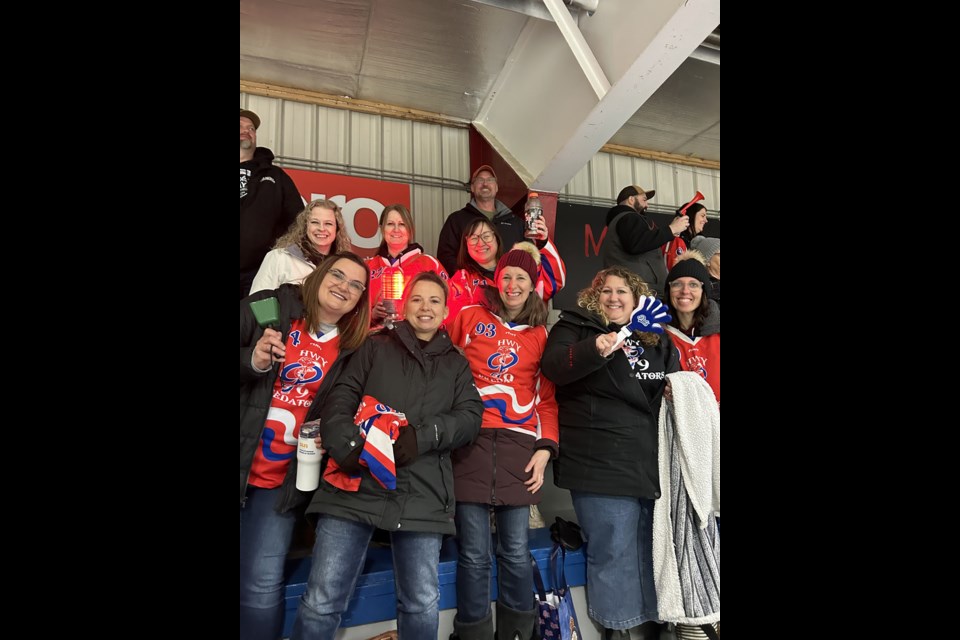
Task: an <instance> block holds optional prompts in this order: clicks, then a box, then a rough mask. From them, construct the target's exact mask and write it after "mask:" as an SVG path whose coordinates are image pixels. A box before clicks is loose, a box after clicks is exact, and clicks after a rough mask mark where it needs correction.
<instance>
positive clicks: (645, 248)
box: [600, 185, 690, 291]
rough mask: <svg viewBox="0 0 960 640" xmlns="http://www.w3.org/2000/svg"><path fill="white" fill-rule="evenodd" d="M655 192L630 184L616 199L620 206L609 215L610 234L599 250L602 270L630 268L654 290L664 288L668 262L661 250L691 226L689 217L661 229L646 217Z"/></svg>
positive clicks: (679, 218)
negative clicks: (615, 267) (618, 267)
mask: <svg viewBox="0 0 960 640" xmlns="http://www.w3.org/2000/svg"><path fill="white" fill-rule="evenodd" d="M654 194H656V191H655V190H651V191H645V190H644V189H643V187H638V186H636V185H630V186H629V187H625V188H624V189H623V190H622V191H621V192H620V194H619V195H618V196H617V206H615V207H613V208H612V209H610V211H608V212H607V235H606V238H604V240H603V247H601V249H600V257H601V258H602V259H603V267H604V268H607V267H614V266H622V267H626V268H627V269H630V270H631V271H633V272H634V273H636V274H637V275H638V276H640V278H641V279H643V281H644V282H646V283H647V284H648V285H649V286H650V288H651V289H653V290H654V291H660V290H662V289H663V285H664V283H665V282H666V279H667V263H666V261H665V260H664V258H663V251H662V250H661V247H662V246H663V245H665V244H666V243H668V242H670V241H671V240H673V239H674V237H676V236H678V235H680V234H681V233H682V232H683V230H684V229H686V228H687V227H688V226H689V225H690V218H688V217H687V216H680V217H678V218H674V219H673V222H671V223H670V226H669V227H664V228H660V227H658V226H657V223H656V222H654V221H653V220H650V219H649V218H647V216H646V213H645V212H646V210H647V200H650V199H651V198H653V196H654Z"/></svg>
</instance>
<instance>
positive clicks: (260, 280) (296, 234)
mask: <svg viewBox="0 0 960 640" xmlns="http://www.w3.org/2000/svg"><path fill="white" fill-rule="evenodd" d="M352 247H353V244H352V243H351V242H350V235H349V234H348V233H347V225H346V223H345V222H344V221H343V215H342V214H341V213H340V207H338V206H337V203H336V202H334V201H333V200H313V201H312V202H311V203H310V204H308V205H307V206H306V207H305V208H304V210H303V211H301V212H300V213H299V214H298V215H297V219H296V220H294V221H293V224H292V225H290V228H289V229H287V232H286V233H285V234H283V235H282V236H280V237H279V238H277V241H276V243H275V244H274V245H273V250H272V251H270V252H269V253H268V254H267V255H266V256H264V258H263V263H262V264H261V265H260V270H259V271H258V272H257V276H256V277H255V278H254V279H253V285H252V286H251V287H250V293H255V292H257V291H260V290H261V289H276V288H277V287H279V286H280V285H282V284H286V283H288V282H290V283H294V284H299V283H301V282H303V279H304V278H306V277H307V275H309V274H310V272H312V271H313V270H314V269H316V268H317V265H318V264H320V263H321V262H323V259H324V258H326V257H327V256H328V255H330V254H331V253H343V252H344V251H350V250H351V248H352Z"/></svg>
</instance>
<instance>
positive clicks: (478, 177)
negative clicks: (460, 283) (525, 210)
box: [437, 164, 539, 273]
mask: <svg viewBox="0 0 960 640" xmlns="http://www.w3.org/2000/svg"><path fill="white" fill-rule="evenodd" d="M497 191H498V185H497V174H495V173H494V172H493V167H491V166H490V165H488V164H485V165H482V166H480V167H479V168H478V169H477V170H476V171H474V172H473V175H472V176H471V177H470V193H471V194H473V197H472V198H471V199H470V202H468V203H467V204H466V205H465V206H464V207H463V209H460V210H459V211H454V212H453V213H451V214H450V215H449V216H447V220H446V222H444V223H443V228H441V229H440V237H439V239H438V240H437V259H438V260H440V263H441V264H442V265H443V268H444V269H446V270H447V273H453V272H454V271H456V270H457V269H458V268H460V267H461V266H462V265H459V264H458V263H457V254H458V252H459V249H460V239H461V238H462V237H463V234H464V232H465V231H466V230H467V227H468V226H469V225H470V224H471V223H473V222H474V221H476V220H486V221H488V222H490V223H491V224H492V225H493V226H494V227H496V229H497V231H499V232H500V238H501V239H502V240H503V244H504V246H506V247H512V246H513V245H515V244H516V243H518V242H522V241H523V240H524V237H523V230H524V229H523V218H522V217H520V216H517V215H515V214H514V213H513V211H511V210H510V207H508V206H507V205H505V204H503V203H502V202H500V201H499V200H497ZM538 246H539V243H538Z"/></svg>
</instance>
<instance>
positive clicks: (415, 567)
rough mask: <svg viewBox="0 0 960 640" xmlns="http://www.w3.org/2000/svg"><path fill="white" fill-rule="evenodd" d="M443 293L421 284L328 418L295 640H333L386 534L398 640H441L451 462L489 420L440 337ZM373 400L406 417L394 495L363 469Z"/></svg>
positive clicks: (417, 279)
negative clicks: (380, 532)
mask: <svg viewBox="0 0 960 640" xmlns="http://www.w3.org/2000/svg"><path fill="white" fill-rule="evenodd" d="M446 291H447V286H446V284H445V282H444V281H443V280H442V279H441V278H440V277H439V276H438V275H437V274H435V273H433V272H430V271H424V272H421V273H418V274H416V275H415V276H414V277H413V279H412V280H411V281H410V283H409V285H408V286H407V289H406V292H405V293H406V299H405V303H404V306H405V309H404V311H405V313H404V315H405V317H406V320H404V321H400V322H397V324H396V325H395V326H394V329H393V330H391V331H383V332H381V333H379V334H374V335H371V336H370V338H368V339H367V341H366V342H365V343H364V344H363V345H362V346H361V347H360V349H359V350H358V351H357V353H356V354H355V355H354V356H353V358H352V359H351V362H350V364H349V365H348V366H347V367H346V369H345V371H344V373H343V375H342V376H341V377H340V378H339V380H338V381H337V385H336V387H335V388H334V390H333V393H331V394H330V399H329V400H328V402H327V403H326V406H325V407H324V409H323V411H322V412H321V422H320V432H321V436H322V439H323V443H324V446H325V447H326V449H327V452H328V455H329V456H330V458H331V460H330V463H329V464H328V467H327V473H325V474H324V477H323V480H322V481H321V484H320V488H319V489H317V491H316V493H315V494H314V497H313V501H312V503H311V504H310V507H309V508H308V509H307V511H308V512H319V513H320V519H319V521H318V523H317V542H316V545H315V546H314V550H313V564H312V568H311V570H310V577H309V580H308V582H307V589H306V592H305V593H304V594H303V596H302V597H301V598H300V607H299V610H298V611H297V619H296V622H295V623H294V626H293V634H292V636H291V637H292V638H293V640H306V639H310V640H333V638H334V634H335V633H336V630H337V628H338V627H339V626H340V621H341V616H342V615H343V612H344V611H345V610H346V609H347V605H348V604H349V602H350V596H351V595H352V593H353V590H354V585H355V584H356V583H357V579H358V578H359V577H360V574H361V572H362V571H363V565H364V560H365V558H366V555H367V547H368V545H369V543H370V539H371V536H372V535H373V532H374V529H375V528H377V527H379V528H381V529H385V530H387V531H389V532H390V542H391V547H392V549H393V563H394V581H395V583H396V584H395V587H396V593H397V630H398V632H399V637H400V640H422V639H426V638H430V639H432V638H436V637H437V632H438V628H439V624H440V609H439V604H440V590H439V577H438V567H439V562H440V543H441V541H442V538H443V535H444V534H452V533H454V532H455V528H454V521H453V508H454V503H455V498H454V493H453V467H452V464H451V461H450V452H451V451H452V450H454V449H456V448H457V447H462V446H464V445H467V444H469V443H471V442H473V440H474V438H476V437H477V432H478V431H479V429H480V414H481V412H482V411H483V407H482V405H481V404H480V397H479V395H478V394H477V389H476V387H475V386H474V383H473V376H472V375H471V374H470V368H469V366H468V365H467V361H466V360H465V359H464V357H463V356H462V355H460V353H459V352H458V351H457V350H456V349H455V348H454V347H453V344H452V343H451V341H450V337H449V336H448V335H447V333H446V332H445V331H440V330H438V329H439V327H440V324H441V323H442V322H443V320H444V318H445V317H446V314H447V306H446ZM365 398H370V400H371V402H375V403H377V410H378V411H379V410H381V409H382V410H384V411H386V410H389V411H392V412H402V414H403V416H404V419H403V421H402V422H400V426H399V435H397V436H396V441H395V442H394V443H393V445H392V448H390V450H389V451H384V450H383V449H382V448H380V449H379V450H378V451H379V453H380V457H379V459H381V460H386V459H387V458H389V459H390V462H391V463H393V464H395V478H394V483H395V488H393V489H391V488H389V483H387V484H384V483H383V482H382V481H381V479H380V478H381V475H376V476H375V475H374V473H378V472H377V471H376V465H374V467H373V468H371V467H369V466H364V465H362V464H361V455H362V454H363V453H364V452H366V451H367V449H368V446H371V445H375V444H376V440H375V439H374V438H369V437H368V438H367V439H366V441H365V442H364V439H363V438H361V437H359V436H358V426H357V424H355V420H356V418H355V414H358V409H357V408H358V405H359V404H360V403H361V400H363V399H365ZM394 415H396V413H394ZM381 442H382V441H381ZM383 444H385V445H386V446H387V447H390V441H389V440H386V442H385V443H383ZM334 463H335V464H336V467H338V469H334V470H333V471H332V472H331V468H332V467H334ZM335 474H341V478H340V479H337V478H336V477H335ZM344 480H345V481H346V484H344V483H343V481H344ZM528 573H529V571H528Z"/></svg>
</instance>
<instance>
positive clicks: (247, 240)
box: [240, 109, 305, 299]
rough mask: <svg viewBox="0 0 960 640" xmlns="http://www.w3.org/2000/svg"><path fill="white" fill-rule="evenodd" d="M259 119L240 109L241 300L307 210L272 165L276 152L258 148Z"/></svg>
mask: <svg viewBox="0 0 960 640" xmlns="http://www.w3.org/2000/svg"><path fill="white" fill-rule="evenodd" d="M259 128H260V117H259V116H258V115H257V114H255V113H254V112H253V111H248V110H246V109H240V298H241V299H243V298H245V297H246V296H247V294H248V293H249V292H250V285H251V284H252V283H253V277H254V276H255V275H257V271H258V270H259V269H260V263H261V262H263V256H265V255H266V254H267V251H269V250H270V247H272V246H273V243H274V241H275V240H276V239H277V238H279V237H280V236H282V235H283V233H284V232H285V231H286V230H287V227H289V226H290V225H291V224H292V223H293V221H294V219H295V218H296V217H297V214H298V213H300V211H301V210H302V209H303V207H304V204H305V203H304V201H303V198H301V197H300V194H299V193H298V192H297V187H296V186H295V185H294V184H293V180H291V179H290V176H288V175H287V174H286V173H285V172H284V170H283V169H281V168H280V167H275V166H273V152H272V151H270V149H267V148H266V147H259V148H258V147H257V129H259Z"/></svg>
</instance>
